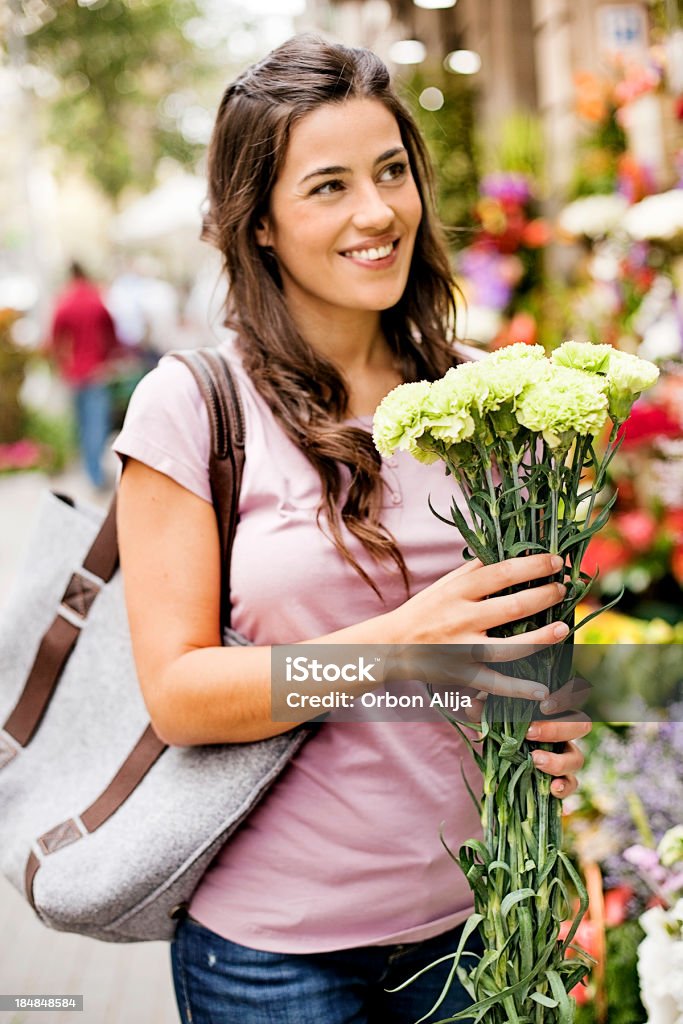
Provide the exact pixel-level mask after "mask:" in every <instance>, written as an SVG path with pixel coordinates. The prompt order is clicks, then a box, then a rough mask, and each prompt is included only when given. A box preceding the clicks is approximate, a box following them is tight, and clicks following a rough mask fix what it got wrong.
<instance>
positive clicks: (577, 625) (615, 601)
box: [562, 587, 624, 644]
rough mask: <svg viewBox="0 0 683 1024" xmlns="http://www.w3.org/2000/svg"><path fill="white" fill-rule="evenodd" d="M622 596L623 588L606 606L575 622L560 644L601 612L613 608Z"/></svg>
mask: <svg viewBox="0 0 683 1024" xmlns="http://www.w3.org/2000/svg"><path fill="white" fill-rule="evenodd" d="M623 596H624V587H622V588H621V590H620V591H619V593H618V594H617V596H616V597H615V598H613V599H612V600H611V601H608V602H607V604H603V605H601V606H600V608H596V609H595V611H592V612H590V613H589V614H588V615H584V617H583V618H582V619H581V621H580V622H577V623H576V625H575V626H573V627H572V629H570V630H569V632H568V633H567V635H566V637H565V638H564V640H563V641H562V643H563V644H565V643H566V642H567V640H569V638H570V637H571V636H573V635H574V634H575V633H576V631H577V630H579V629H581V627H582V626H585V625H587V623H589V622H590V621H591V620H592V619H595V618H597V616H598V615H602V613H603V612H608V611H609V610H610V608H614V606H615V604H618V603H619V602H620V601H621V599H622V597H623Z"/></svg>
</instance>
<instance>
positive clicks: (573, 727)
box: [465, 678, 593, 800]
mask: <svg viewBox="0 0 683 1024" xmlns="http://www.w3.org/2000/svg"><path fill="white" fill-rule="evenodd" d="M589 689H590V685H589V684H587V683H586V682H585V680H582V679H579V678H574V679H570V680H569V682H567V683H565V684H564V686H562V687H560V689H559V690H556V691H555V693H553V695H552V699H551V700H550V701H543V703H542V704H541V711H543V712H548V713H553V714H558V713H562V712H564V714H563V716H562V717H561V718H558V719H555V720H553V721H549V720H539V721H536V722H532V723H531V725H530V726H529V728H528V729H527V731H526V738H527V739H528V740H532V741H533V742H534V743H538V744H541V743H557V744H562V748H561V749H559V750H557V751H549V750H533V751H532V753H531V756H532V758H533V760H534V764H535V765H536V767H537V768H538V770H539V771H541V772H546V773H547V774H548V775H552V776H556V778H554V779H553V782H552V783H551V786H550V791H551V793H552V794H553V796H556V797H559V798H560V799H562V800H564V798H565V797H567V796H570V795H571V794H572V793H575V792H576V789H577V787H578V781H577V779H576V774H575V773H576V772H578V771H580V770H581V768H583V765H584V762H585V757H584V756H583V753H582V752H581V750H580V749H579V747H577V745H576V743H575V742H574V740H579V739H582V738H583V737H584V736H587V735H588V733H589V732H590V731H591V729H592V728H593V723H592V722H591V720H590V718H588V716H587V715H585V714H584V713H583V712H581V711H576V708H577V707H578V706H579V705H580V704H581V703H582V702H583V701H585V699H586V696H587V694H588V692H589ZM486 696H487V695H486V694H483V693H482V694H481V695H479V696H478V697H477V698H476V699H475V700H473V701H472V707H471V708H468V709H467V710H466V711H465V714H466V716H467V718H468V719H469V720H470V721H471V722H478V721H480V720H481V715H482V711H483V708H484V701H485V700H486Z"/></svg>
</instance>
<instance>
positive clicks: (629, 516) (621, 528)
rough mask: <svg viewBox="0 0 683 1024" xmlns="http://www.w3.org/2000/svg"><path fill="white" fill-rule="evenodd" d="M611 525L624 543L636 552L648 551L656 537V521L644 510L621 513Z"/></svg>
mask: <svg viewBox="0 0 683 1024" xmlns="http://www.w3.org/2000/svg"><path fill="white" fill-rule="evenodd" d="M613 524H614V527H615V528H616V529H617V530H618V532H619V534H620V535H621V537H622V538H623V539H624V540H625V541H626V543H627V544H628V545H629V546H630V547H631V548H632V549H633V550H634V551H637V552H643V551H649V549H650V548H651V547H652V542H653V541H654V539H655V537H656V535H657V520H656V519H655V517H654V516H653V515H651V514H650V513H649V512H646V511H645V509H633V510H632V511H631V512H622V513H621V515H618V516H615V517H614V519H613Z"/></svg>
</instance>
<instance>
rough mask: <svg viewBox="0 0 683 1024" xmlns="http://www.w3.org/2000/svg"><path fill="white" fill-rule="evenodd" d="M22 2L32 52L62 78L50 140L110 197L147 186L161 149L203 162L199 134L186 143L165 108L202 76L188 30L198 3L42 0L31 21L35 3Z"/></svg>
mask: <svg viewBox="0 0 683 1024" xmlns="http://www.w3.org/2000/svg"><path fill="white" fill-rule="evenodd" d="M15 3H17V0H15ZM21 4H22V8H23V12H24V25H25V27H24V29H23V31H24V33H25V35H26V40H27V45H28V55H29V59H30V61H31V63H32V64H33V65H36V66H37V67H39V68H42V69H44V70H45V71H47V72H49V73H51V74H52V75H53V76H54V77H55V78H56V79H57V81H58V83H59V89H58V91H57V93H56V95H55V96H54V98H52V99H51V100H50V101H49V118H46V121H47V124H46V137H47V138H48V139H49V140H50V141H52V142H54V143H56V144H57V145H58V146H59V148H60V149H61V150H62V151H63V152H64V153H66V154H69V155H71V156H73V157H76V158H77V160H79V161H80V162H81V163H82V165H83V167H84V169H85V170H86V171H87V172H88V173H89V174H90V175H91V176H92V177H93V178H94V179H95V180H96V181H97V182H98V183H99V185H100V186H101V188H102V189H103V190H104V191H105V192H106V193H107V194H108V195H109V196H111V197H112V198H116V197H117V196H118V195H119V194H120V192H121V191H122V190H123V188H124V187H125V186H126V185H128V184H130V183H135V184H138V185H140V186H143V187H144V186H148V185H149V184H150V183H151V182H152V180H153V176H154V170H155V168H156V165H157V163H158V161H159V159H160V158H161V157H163V156H171V157H173V158H174V159H175V160H177V161H178V162H179V163H181V164H185V165H191V164H192V163H193V162H194V161H195V160H196V158H197V156H198V154H199V152H200V151H201V148H202V147H201V145H200V142H199V140H197V141H194V140H193V139H190V140H188V139H187V138H186V137H185V136H184V135H183V134H182V133H181V131H180V130H179V128H178V125H177V122H176V121H175V120H174V119H173V118H172V117H169V116H168V114H167V113H166V112H165V111H164V109H163V106H162V104H163V101H164V99H166V98H167V97H168V96H170V95H171V94H178V93H179V92H180V91H181V90H183V89H185V90H186V89H187V88H188V85H191V84H192V83H193V82H194V81H196V80H197V77H198V76H201V72H202V67H201V63H200V62H198V61H197V54H196V51H195V48H194V47H193V45H192V43H191V42H190V41H189V39H188V38H187V37H186V36H185V35H184V34H183V28H184V26H185V25H186V24H187V23H188V21H190V19H192V18H195V17H197V16H198V9H197V6H196V3H195V0H52V2H51V3H50V4H46V3H43V2H42V0H41V3H40V4H39V6H40V7H42V8H43V9H44V12H45V13H43V15H42V16H41V17H40V18H39V19H35V18H34V20H33V21H32V20H31V15H32V14H34V13H35V10H36V4H35V2H34V0H21ZM41 22H42V24H41Z"/></svg>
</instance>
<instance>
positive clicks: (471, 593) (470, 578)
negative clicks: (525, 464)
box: [386, 554, 569, 700]
mask: <svg viewBox="0 0 683 1024" xmlns="http://www.w3.org/2000/svg"><path fill="white" fill-rule="evenodd" d="M563 564H564V563H563V560H562V559H561V558H560V557H558V556H552V555H549V554H543V555H529V556H527V557H524V558H510V559H506V560H505V561H503V562H496V563H495V564H494V565H482V563H481V562H480V561H479V560H478V559H475V560H473V561H472V562H468V563H466V564H465V565H463V566H461V567H460V568H459V569H456V570H455V571H454V572H451V573H448V575H446V576H444V577H442V578H441V579H440V580H438V581H437V582H436V583H434V584H432V586H429V587H426V588H425V589H424V590H422V591H420V593H419V594H416V595H415V596H414V597H412V598H410V599H409V600H408V601H406V602H405V604H403V605H401V607H400V608H397V609H396V610H395V611H393V612H390V613H389V615H388V616H386V618H387V619H389V620H390V622H391V627H390V628H391V634H392V637H395V638H396V639H395V640H394V643H396V644H398V645H400V646H397V653H396V655H395V657H394V659H393V664H392V666H391V669H390V673H389V675H388V677H387V678H388V679H389V680H392V679H394V680H400V679H416V678H418V679H423V680H424V681H425V682H429V683H430V684H432V685H436V686H444V685H446V686H449V685H450V686H453V685H454V684H458V685H463V686H465V687H473V688H474V692H475V693H476V692H477V691H483V692H484V693H492V694H494V693H495V694H501V695H505V696H509V697H523V698H526V699H527V700H543V699H544V698H546V697H547V696H548V695H549V694H548V689H547V687H546V686H545V685H543V684H542V683H539V682H537V681H534V680H533V679H515V678H513V677H511V676H507V675H503V674H502V673H500V672H496V671H495V670H493V669H491V668H488V667H487V666H486V664H484V663H485V662H504V661H512V660H515V659H517V658H523V657H528V656H529V655H531V654H534V653H535V652H537V651H538V650H539V649H541V648H544V647H547V646H548V645H549V644H555V643H558V642H559V641H560V640H562V639H563V638H564V637H565V636H566V635H567V633H568V632H569V627H568V626H567V625H566V624H565V623H563V622H551V623H549V624H548V625H546V626H542V627H540V628H539V629H534V630H531V631H530V632H528V633H524V634H520V635H518V636H512V637H507V638H497V637H490V636H488V632H487V631H488V630H492V629H495V628H496V627H498V626H503V625H505V624H507V623H509V622H514V621H516V620H517V619H525V618H530V617H531V616H532V615H536V614H537V613H538V612H542V611H545V610H547V609H548V608H551V607H552V606H553V605H555V604H557V603H558V602H560V601H561V600H562V599H563V597H564V595H565V593H566V587H565V586H563V585H562V584H561V583H556V582H552V583H544V584H542V585H540V586H537V587H530V588H529V589H527V590H522V591H518V592H516V593H513V594H505V595H502V596H498V597H493V596H491V595H494V594H498V593H499V592H500V591H501V590H507V589H508V588H510V587H514V586H516V585H518V584H520V583H527V582H531V581H533V580H539V579H544V578H545V579H547V578H548V577H551V576H553V575H554V574H555V573H557V572H558V570H559V569H560V568H561V567H562V565H563ZM417 645H430V649H429V650H425V651H424V653H423V652H422V650H418V649H417ZM449 648H450V649H449Z"/></svg>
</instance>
